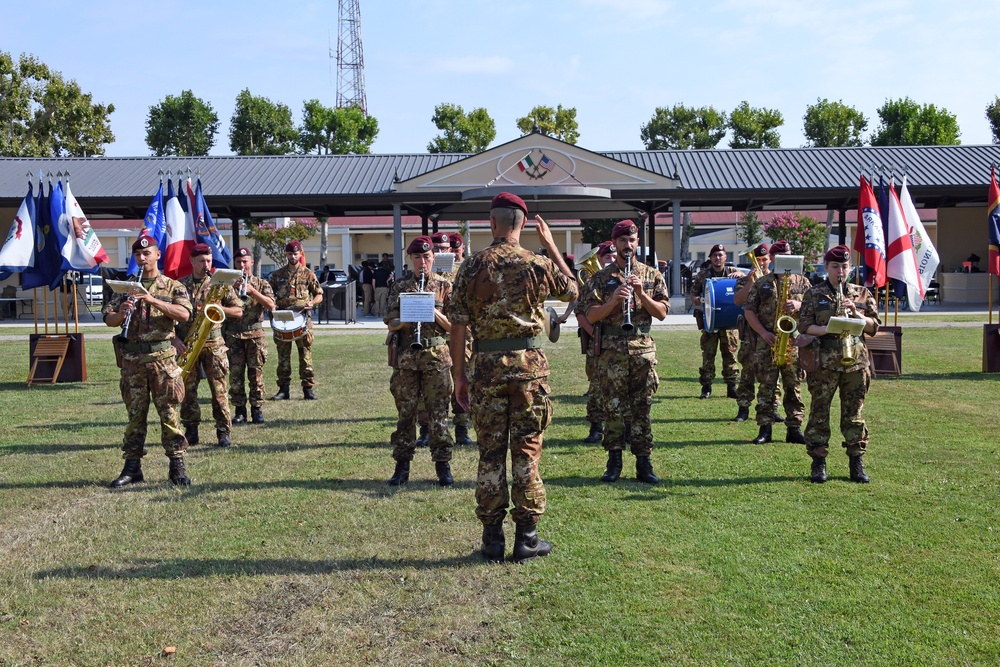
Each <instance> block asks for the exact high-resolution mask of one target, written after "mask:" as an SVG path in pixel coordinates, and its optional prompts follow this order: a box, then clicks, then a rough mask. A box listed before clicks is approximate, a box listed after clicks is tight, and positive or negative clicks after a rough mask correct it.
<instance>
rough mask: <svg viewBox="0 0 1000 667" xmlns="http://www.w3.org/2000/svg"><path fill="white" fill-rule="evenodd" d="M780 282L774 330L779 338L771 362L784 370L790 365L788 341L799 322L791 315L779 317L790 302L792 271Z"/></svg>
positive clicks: (773, 349)
mask: <svg viewBox="0 0 1000 667" xmlns="http://www.w3.org/2000/svg"><path fill="white" fill-rule="evenodd" d="M780 280H781V287H780V289H779V290H778V296H777V299H778V304H777V309H776V310H775V315H776V317H775V319H774V330H775V332H776V333H777V334H778V338H777V340H775V341H774V345H773V346H772V347H771V361H772V362H773V363H774V365H775V366H777V367H778V368H784V367H785V366H787V365H788V341H789V340H790V339H791V337H792V333H793V332H794V331H795V328H796V327H797V326H798V322H797V321H796V320H795V318H794V317H792V316H791V315H778V313H780V312H781V309H782V308H784V306H785V302H786V301H788V292H789V290H790V289H791V282H792V278H791V271H785V274H784V275H783V276H782V277H781V279H780Z"/></svg>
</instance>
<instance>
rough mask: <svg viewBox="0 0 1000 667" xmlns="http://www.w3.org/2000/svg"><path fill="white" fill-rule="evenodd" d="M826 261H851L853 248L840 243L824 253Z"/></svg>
mask: <svg viewBox="0 0 1000 667" xmlns="http://www.w3.org/2000/svg"><path fill="white" fill-rule="evenodd" d="M823 261H824V262H849V261H851V249H850V248H848V247H847V246H846V245H838V246H834V247H832V248H830V249H829V250H827V251H826V254H825V255H823Z"/></svg>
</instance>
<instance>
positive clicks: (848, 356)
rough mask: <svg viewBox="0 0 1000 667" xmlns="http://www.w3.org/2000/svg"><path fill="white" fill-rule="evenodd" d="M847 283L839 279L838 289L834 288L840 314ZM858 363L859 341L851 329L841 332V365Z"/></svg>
mask: <svg viewBox="0 0 1000 667" xmlns="http://www.w3.org/2000/svg"><path fill="white" fill-rule="evenodd" d="M844 289H845V285H844V283H842V282H841V281H840V279H839V278H838V279H837V284H836V289H835V290H834V296H835V297H836V299H835V300H834V307H835V309H836V310H835V312H836V313H837V315H838V316H839V315H840V310H841V308H843V306H844V297H845V296H847V295H846V294H844ZM844 317H847V312H846V311H845V312H844ZM856 363H858V345H857V341H855V340H854V336H852V335H851V333H850V332H849V331H842V332H841V333H840V365H841V366H853V365H854V364H856Z"/></svg>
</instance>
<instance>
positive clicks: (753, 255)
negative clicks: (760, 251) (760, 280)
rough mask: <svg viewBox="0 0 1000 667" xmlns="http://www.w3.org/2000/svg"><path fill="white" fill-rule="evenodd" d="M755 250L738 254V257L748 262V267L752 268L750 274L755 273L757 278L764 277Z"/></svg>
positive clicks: (751, 249) (754, 248)
mask: <svg viewBox="0 0 1000 667" xmlns="http://www.w3.org/2000/svg"><path fill="white" fill-rule="evenodd" d="M756 249H757V248H756V247H753V248H750V249H749V250H746V251H744V252H741V253H740V257H746V258H747V259H748V260H750V265H751V266H753V271H751V273H757V274H758V277H759V276H762V275H764V272H763V271H761V270H760V261H758V259H757V253H756V252H754V251H755V250H756Z"/></svg>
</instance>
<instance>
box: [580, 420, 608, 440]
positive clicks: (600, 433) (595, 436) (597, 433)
mask: <svg viewBox="0 0 1000 667" xmlns="http://www.w3.org/2000/svg"><path fill="white" fill-rule="evenodd" d="M602 440H604V422H590V434H589V435H588V436H587V437H586V438H584V439H583V441H584V442H586V443H587V444H588V445H594V444H597V443H598V442H601V441H602Z"/></svg>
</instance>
